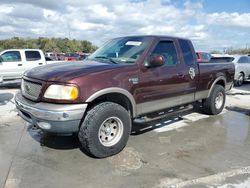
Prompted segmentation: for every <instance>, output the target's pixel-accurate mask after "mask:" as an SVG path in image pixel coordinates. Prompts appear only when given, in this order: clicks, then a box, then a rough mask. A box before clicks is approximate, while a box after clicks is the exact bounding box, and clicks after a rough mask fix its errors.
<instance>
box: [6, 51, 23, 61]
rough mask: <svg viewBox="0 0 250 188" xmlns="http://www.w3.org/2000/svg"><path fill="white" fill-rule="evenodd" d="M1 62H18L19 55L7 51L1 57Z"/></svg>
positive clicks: (19, 59)
mask: <svg viewBox="0 0 250 188" xmlns="http://www.w3.org/2000/svg"><path fill="white" fill-rule="evenodd" d="M1 58H2V61H3V62H18V61H21V55H20V52H18V51H9V52H5V53H3V54H2V55H1Z"/></svg>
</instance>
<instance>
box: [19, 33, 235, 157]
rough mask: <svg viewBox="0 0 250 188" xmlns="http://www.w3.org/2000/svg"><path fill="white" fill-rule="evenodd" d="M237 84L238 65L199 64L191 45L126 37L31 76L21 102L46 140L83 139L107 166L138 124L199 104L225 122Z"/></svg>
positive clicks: (179, 40) (22, 113)
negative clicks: (229, 94) (60, 136)
mask: <svg viewBox="0 0 250 188" xmlns="http://www.w3.org/2000/svg"><path fill="white" fill-rule="evenodd" d="M233 79H234V65H233V64H232V63H197V62H196V54H195V51H194V49H193V45H192V43H191V41H190V40H187V39H182V38H176V37H168V36H166V37H164V36H133V37H122V38H116V39H113V40H111V41H110V42H108V43H106V44H105V45H104V46H103V47H101V48H99V49H98V50H97V51H96V52H95V53H93V54H92V55H91V56H89V57H88V58H87V59H86V60H85V61H84V62H75V63H70V64H69V63H61V64H51V65H46V66H42V67H37V68H34V69H32V70H30V71H28V72H26V73H25V74H24V76H23V80H22V87H21V92H20V93H18V94H17V95H16V97H15V101H16V107H17V109H18V112H19V114H20V116H21V117H22V118H23V119H24V120H26V121H27V122H30V123H31V124H34V125H36V126H37V127H38V128H40V129H42V130H43V131H47V132H56V133H73V132H77V133H78V137H79V140H80V142H81V145H82V147H83V148H84V150H86V151H88V152H89V153H90V154H91V155H93V156H95V157H99V158H102V157H107V156H111V155H114V154H116V153H118V152H120V151H121V150H122V149H123V148H124V147H125V145H126V143H127V141H128V138H129V135H130V132H131V126H132V122H133V121H139V122H145V121H149V120H150V119H155V118H157V116H159V115H160V116H159V117H163V116H164V115H167V114H169V111H172V110H170V109H174V110H175V111H176V112H177V113H178V111H179V110H180V111H181V109H182V110H183V107H184V108H185V107H186V106H187V105H188V106H190V104H193V103H194V102H197V101H198V102H200V103H201V105H202V108H203V111H204V112H205V113H207V114H211V115H215V114H219V113H220V112H221V111H222V109H223V107H224V104H225V97H226V96H225V91H227V90H229V89H230V88H231V87H232V84H233ZM178 107H180V108H178ZM170 113H172V112H170ZM142 119H143V120H145V121H141V120H142Z"/></svg>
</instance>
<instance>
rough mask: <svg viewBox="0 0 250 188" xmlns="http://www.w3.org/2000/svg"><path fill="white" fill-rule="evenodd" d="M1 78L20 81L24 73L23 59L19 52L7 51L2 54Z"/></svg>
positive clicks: (0, 79)
mask: <svg viewBox="0 0 250 188" xmlns="http://www.w3.org/2000/svg"><path fill="white" fill-rule="evenodd" d="M1 59H2V63H1V78H0V82H1V81H2V80H3V79H4V80H6V79H7V80H8V79H9V80H11V79H19V78H21V77H22V74H23V72H24V70H25V69H24V66H23V58H22V57H21V53H20V52H19V51H18V50H13V51H5V52H3V53H2V54H1Z"/></svg>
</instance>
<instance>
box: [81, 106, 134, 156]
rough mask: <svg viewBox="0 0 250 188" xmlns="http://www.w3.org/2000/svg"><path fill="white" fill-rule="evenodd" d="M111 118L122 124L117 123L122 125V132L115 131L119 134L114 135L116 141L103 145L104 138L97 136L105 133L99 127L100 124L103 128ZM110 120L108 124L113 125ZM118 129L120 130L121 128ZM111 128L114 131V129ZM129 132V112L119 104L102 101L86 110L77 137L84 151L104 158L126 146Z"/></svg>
mask: <svg viewBox="0 0 250 188" xmlns="http://www.w3.org/2000/svg"><path fill="white" fill-rule="evenodd" d="M112 118H116V119H115V120H117V121H118V123H122V125H120V124H119V126H123V128H122V130H123V131H122V133H120V132H119V130H118V131H117V132H119V134H118V135H119V136H118V137H116V143H114V144H113V145H110V146H106V145H104V144H107V143H104V142H105V141H106V140H104V141H102V139H103V138H102V139H101V138H99V137H102V136H100V134H101V135H102V134H106V132H105V131H101V130H103V129H101V128H100V127H101V126H102V128H103V127H104V126H105V125H106V122H109V121H111V122H112V120H111V119H112ZM104 122H105V123H104ZM111 122H109V123H110V125H114V124H111ZM113 123H114V122H113ZM117 125H118V124H117ZM119 126H117V127H119ZM114 127H115V126H114ZM119 129H120V130H121V128H119ZM105 130H106V129H105ZM112 130H113V131H114V130H115V129H112ZM112 130H111V131H110V133H109V136H110V135H111V136H112V133H111V132H112ZM130 132H131V118H130V115H129V112H128V111H127V110H126V109H125V108H123V107H122V106H121V105H119V104H116V103H112V102H103V103H100V104H98V105H96V106H94V107H93V108H92V109H90V110H89V111H88V112H87V114H86V116H85V118H84V121H83V123H82V125H81V127H80V130H79V133H78V138H79V140H80V143H81V145H82V147H83V150H84V151H87V152H88V153H89V154H90V155H91V156H94V157H97V158H104V157H109V156H112V155H115V154H117V153H119V152H120V151H121V150H122V149H123V148H124V147H125V146H126V144H127V141H128V138H129V135H130ZM113 135H114V134H113ZM104 137H105V136H104ZM114 137H115V136H114ZM106 138H107V137H106ZM106 138H105V139H106ZM111 141H112V139H111ZM113 141H114V140H113ZM102 142H103V143H102Z"/></svg>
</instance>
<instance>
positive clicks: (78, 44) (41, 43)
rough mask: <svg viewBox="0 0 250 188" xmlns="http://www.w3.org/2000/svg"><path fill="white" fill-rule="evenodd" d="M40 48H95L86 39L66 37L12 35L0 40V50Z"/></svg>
mask: <svg viewBox="0 0 250 188" xmlns="http://www.w3.org/2000/svg"><path fill="white" fill-rule="evenodd" d="M13 48H16V49H19V48H21V49H23V48H28V49H41V50H43V51H44V52H56V53H60V52H63V53H66V52H84V53H92V52H93V51H95V50H96V49H97V46H95V45H93V44H92V43H91V42H89V41H87V40H76V39H72V40H71V39H68V38H44V37H40V38H37V39H33V38H19V37H13V38H11V39H5V40H0V51H2V50H6V49H13Z"/></svg>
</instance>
